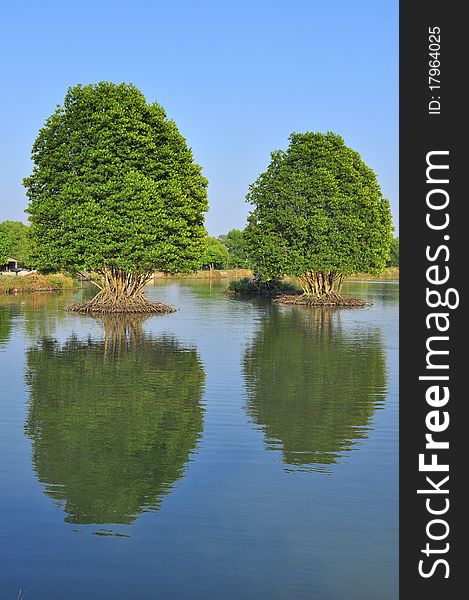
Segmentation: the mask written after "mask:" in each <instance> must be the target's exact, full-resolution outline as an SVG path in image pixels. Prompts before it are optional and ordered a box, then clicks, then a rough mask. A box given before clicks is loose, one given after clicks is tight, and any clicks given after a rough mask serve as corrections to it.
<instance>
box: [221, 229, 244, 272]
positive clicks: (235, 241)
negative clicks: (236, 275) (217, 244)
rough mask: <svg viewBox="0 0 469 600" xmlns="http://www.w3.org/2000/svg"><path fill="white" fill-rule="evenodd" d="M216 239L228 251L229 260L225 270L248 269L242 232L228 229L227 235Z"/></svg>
mask: <svg viewBox="0 0 469 600" xmlns="http://www.w3.org/2000/svg"><path fill="white" fill-rule="evenodd" d="M218 239H219V240H220V241H221V242H223V244H224V245H225V246H226V247H227V249H228V254H229V258H228V264H227V268H229V269H236V268H240V269H247V268H249V260H248V255H247V250H246V243H245V241H244V236H243V232H242V231H240V230H239V229H230V231H228V233H226V234H223V235H220V236H218Z"/></svg>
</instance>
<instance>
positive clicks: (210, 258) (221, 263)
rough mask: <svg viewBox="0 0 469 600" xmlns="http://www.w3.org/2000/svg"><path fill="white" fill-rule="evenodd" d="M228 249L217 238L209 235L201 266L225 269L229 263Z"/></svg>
mask: <svg viewBox="0 0 469 600" xmlns="http://www.w3.org/2000/svg"><path fill="white" fill-rule="evenodd" d="M228 258H229V257H228V250H227V248H226V246H225V245H224V244H223V242H221V241H220V240H217V238H214V237H210V236H208V238H207V246H206V248H205V252H204V253H203V255H202V258H201V259H200V266H201V267H204V268H209V269H224V268H225V267H226V265H227V264H228Z"/></svg>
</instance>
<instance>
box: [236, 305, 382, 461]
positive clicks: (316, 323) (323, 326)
mask: <svg viewBox="0 0 469 600" xmlns="http://www.w3.org/2000/svg"><path fill="white" fill-rule="evenodd" d="M243 370H244V375H245V380H246V391H247V396H248V402H247V411H248V413H249V415H250V416H251V417H252V419H253V420H254V422H255V423H257V424H258V425H260V426H262V428H263V430H264V434H265V438H266V446H267V448H268V449H269V450H276V451H278V450H281V451H282V455H283V460H284V462H285V463H286V464H287V465H288V468H289V469H292V468H293V469H301V470H312V471H327V467H326V465H330V464H334V463H336V462H337V461H338V459H339V458H340V457H341V456H343V454H344V453H346V452H348V451H350V449H351V448H352V446H353V445H354V444H355V443H356V442H355V441H356V440H359V439H364V438H366V437H367V429H368V426H369V423H370V420H371V417H372V415H373V412H374V410H375V408H378V407H379V406H380V403H381V402H382V401H383V399H384V397H385V393H386V358H385V353H384V351H383V346H382V341H381V337H380V332H379V331H378V330H376V329H373V328H369V329H367V328H365V329H363V328H362V329H360V330H359V331H358V330H355V331H354V330H353V329H352V330H349V331H347V329H346V328H345V327H344V326H343V324H341V320H340V312H339V311H334V309H330V308H322V309H319V308H315V309H313V310H308V311H304V310H295V311H279V310H277V309H276V307H271V309H270V311H269V314H266V316H265V318H264V319H263V320H262V323H261V328H260V330H259V332H258V333H257V335H256V336H255V338H254V340H253V342H252V344H251V345H250V347H249V348H248V349H247V350H246V353H245V356H244V361H243Z"/></svg>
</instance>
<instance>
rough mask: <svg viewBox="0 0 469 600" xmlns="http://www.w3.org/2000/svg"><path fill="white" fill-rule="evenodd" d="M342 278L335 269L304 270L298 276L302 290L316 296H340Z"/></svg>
mask: <svg viewBox="0 0 469 600" xmlns="http://www.w3.org/2000/svg"><path fill="white" fill-rule="evenodd" d="M342 279H343V275H341V274H340V273H336V272H335V271H306V273H303V275H300V276H299V277H298V280H299V282H300V285H301V287H302V289H303V292H304V293H305V294H306V295H308V296H315V297H316V298H340V297H341V296H340V290H341V288H342Z"/></svg>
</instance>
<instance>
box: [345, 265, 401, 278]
mask: <svg viewBox="0 0 469 600" xmlns="http://www.w3.org/2000/svg"><path fill="white" fill-rule="evenodd" d="M371 279H373V280H375V279H378V280H379V279H381V280H383V281H386V280H390V279H392V280H397V279H399V267H388V268H387V269H384V271H383V272H382V273H381V275H368V274H366V273H357V274H356V275H350V276H348V277H346V281H357V280H360V281H362V280H371Z"/></svg>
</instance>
